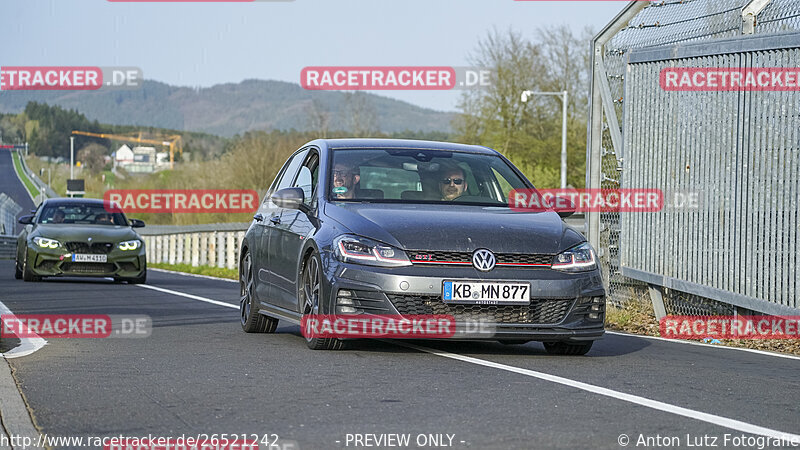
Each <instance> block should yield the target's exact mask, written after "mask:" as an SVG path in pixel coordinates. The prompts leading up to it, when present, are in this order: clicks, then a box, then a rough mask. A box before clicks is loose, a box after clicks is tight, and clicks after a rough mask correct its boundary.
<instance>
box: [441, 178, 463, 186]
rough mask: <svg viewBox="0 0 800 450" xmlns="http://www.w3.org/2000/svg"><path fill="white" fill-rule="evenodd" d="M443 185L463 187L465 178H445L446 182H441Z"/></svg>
mask: <svg viewBox="0 0 800 450" xmlns="http://www.w3.org/2000/svg"><path fill="white" fill-rule="evenodd" d="M441 183H442V184H450V183H453V184H455V185H456V186H461V185H462V184H464V179H463V178H445V179H444V180H442V181H441Z"/></svg>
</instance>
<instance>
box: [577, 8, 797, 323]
mask: <svg viewBox="0 0 800 450" xmlns="http://www.w3.org/2000/svg"><path fill="white" fill-rule="evenodd" d="M798 16H800V3H798V2H796V1H788V0H766V1H763V0H760V1H743V0H695V1H691V2H685V1H681V0H667V1H665V2H658V3H656V2H631V3H630V4H628V5H627V6H626V7H625V8H624V9H623V11H622V12H621V13H620V14H619V15H618V16H617V17H616V18H615V19H614V20H613V21H612V22H611V23H610V24H608V25H607V26H606V27H605V28H604V29H603V30H602V31H601V32H600V33H599V34H598V35H597V36H596V37H595V38H594V40H593V55H592V58H593V61H592V63H593V64H592V68H593V74H592V92H591V108H590V111H591V112H590V123H589V136H588V143H587V165H586V166H587V175H586V186H587V188H594V189H597V188H600V189H620V188H623V189H625V188H659V189H663V190H664V191H665V192H666V191H673V192H700V193H702V194H703V195H702V198H703V199H702V201H701V202H700V203H699V204H697V205H695V207H694V208H684V209H680V210H679V209H674V208H671V209H665V210H664V211H661V212H658V213H619V212H590V213H589V214H588V215H587V236H588V238H589V240H590V242H591V243H592V244H593V245H594V246H595V248H596V249H598V254H599V257H600V261H601V263H602V267H603V272H604V278H605V279H606V281H607V282H608V292H609V300H610V301H611V302H612V303H617V304H619V303H624V302H626V301H630V300H632V299H646V298H648V296H649V298H650V300H651V301H652V302H653V306H654V308H655V311H656V315H657V316H659V318H660V317H663V316H664V315H666V314H677V315H696V314H728V315H733V314H748V311H758V312H763V313H767V314H788V315H797V314H798V310H797V308H798V307H799V306H800V302H798V299H797V296H798V294H800V270H797V269H796V266H797V264H798V262H800V261H798V258H797V251H796V249H797V247H798V243H800V242H799V241H800V231H799V230H798V226H797V223H798V219H800V217H799V215H798V208H799V207H800V205H798V201H797V199H798V197H799V196H800V190H798V189H799V188H798V181H797V180H798V179H800V168H798V167H800V156H798V155H800V138H799V136H800V134H798V129H800V121H798V115H797V111H798V110H799V109H800V92H798V89H797V88H796V87H792V88H791V89H788V88H786V86H788V84H787V83H789V82H790V81H791V82H792V83H794V84H793V85H792V86H794V85H795V84H796V82H797V81H796V80H794V79H793V78H792V77H794V74H796V70H795V69H796V68H797V67H800V33H797V31H796V30H797V28H798V27H797V25H796V24H797V21H796V18H797V17H798ZM756 18H757V19H758V20H756ZM790 30H794V31H790ZM673 72H675V73H680V74H683V75H681V78H680V83H678V81H677V78H676V79H674V80H673V81H675V82H674V83H673V84H674V86H672V87H670V85H669V83H667V84H666V85H665V78H664V75H668V74H669V73H673ZM698 74H700V75H701V76H698ZM754 75H757V76H754ZM768 75H769V76H768ZM772 75H776V76H775V77H773V76H772ZM790 75H791V76H790ZM726 76H727V77H729V79H728V81H726ZM734 76H736V78H735V79H734V78H733V77H734ZM750 76H753V80H750V79H748V77H750ZM673 78H675V77H673ZM731 80H733V81H731ZM666 81H669V79H666ZM720 83H721V84H720ZM726 83H727V84H726ZM753 83H755V84H753ZM765 83H767V84H770V85H769V86H765ZM772 83H779V84H781V83H782V84H783V85H785V86H783V87H781V86H777V85H772ZM734 84H735V85H736V86H740V85H742V86H744V87H741V86H740V87H741V88H738V87H737V88H736V89H733V88H728V87H730V86H733V85H734ZM684 85H685V86H684ZM712 85H713V86H712ZM722 85H725V86H728V87H725V88H724V89H723V88H720V86H722ZM675 86H678V87H677V88H675ZM776 86H777V87H776ZM712 87H714V88H713V89H712ZM668 88H669V89H668ZM673 88H674V89H673Z"/></svg>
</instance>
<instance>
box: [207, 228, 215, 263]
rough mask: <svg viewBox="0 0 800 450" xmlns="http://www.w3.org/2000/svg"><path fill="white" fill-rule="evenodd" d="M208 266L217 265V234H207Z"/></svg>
mask: <svg viewBox="0 0 800 450" xmlns="http://www.w3.org/2000/svg"><path fill="white" fill-rule="evenodd" d="M208 265H209V266H211V267H214V266H216V265H217V232H216V231H213V232H211V233H208Z"/></svg>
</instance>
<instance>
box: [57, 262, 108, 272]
mask: <svg viewBox="0 0 800 450" xmlns="http://www.w3.org/2000/svg"><path fill="white" fill-rule="evenodd" d="M114 269H115V267H114V264H111V263H64V264H62V265H61V270H63V271H64V272H71V273H111V272H113V271H114Z"/></svg>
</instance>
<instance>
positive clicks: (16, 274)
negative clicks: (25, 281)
mask: <svg viewBox="0 0 800 450" xmlns="http://www.w3.org/2000/svg"><path fill="white" fill-rule="evenodd" d="M14 278H16V279H17V280H21V279H22V269H20V268H19V261H16V260H14Z"/></svg>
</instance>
